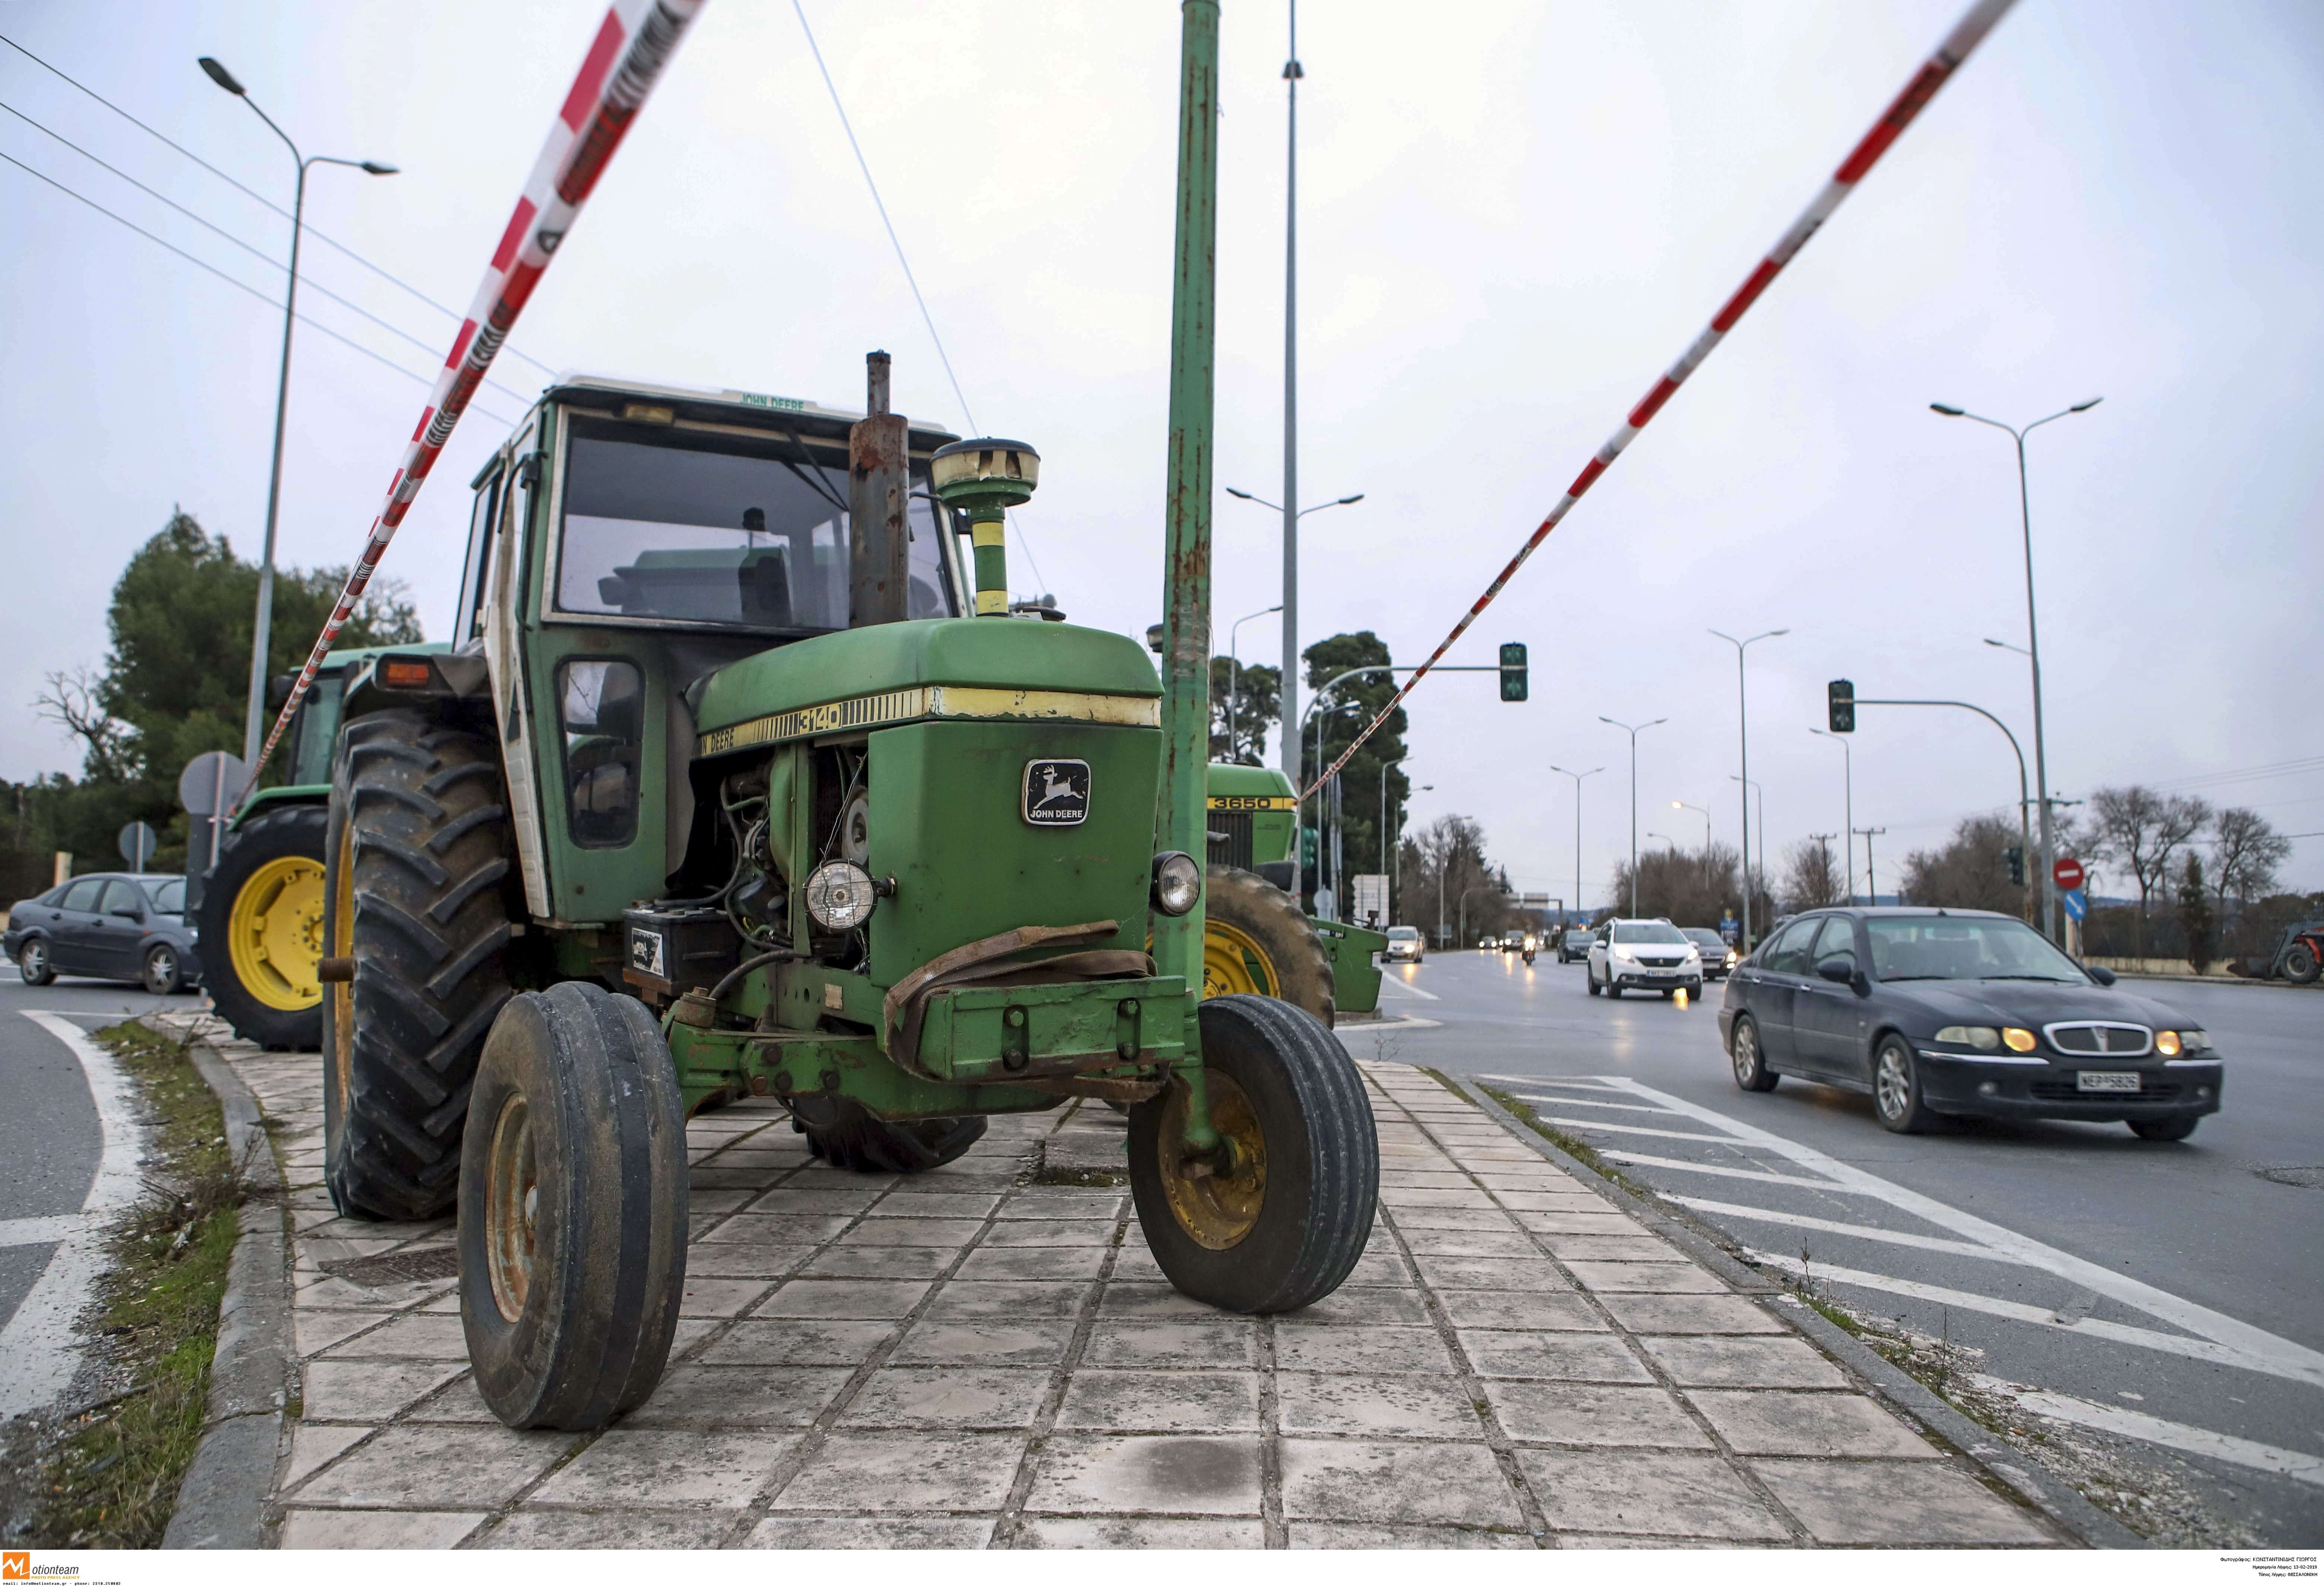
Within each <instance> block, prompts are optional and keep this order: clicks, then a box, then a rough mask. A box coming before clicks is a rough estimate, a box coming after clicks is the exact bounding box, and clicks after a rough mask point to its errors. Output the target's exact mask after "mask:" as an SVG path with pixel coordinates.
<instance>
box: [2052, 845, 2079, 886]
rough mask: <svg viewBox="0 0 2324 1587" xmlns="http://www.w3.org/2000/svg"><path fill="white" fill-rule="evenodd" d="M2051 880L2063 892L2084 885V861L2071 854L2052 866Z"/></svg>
mask: <svg viewBox="0 0 2324 1587" xmlns="http://www.w3.org/2000/svg"><path fill="white" fill-rule="evenodd" d="M2050 880H2051V881H2054V882H2056V883H2057V884H2058V888H2059V890H2060V891H2061V892H2071V891H2073V890H2075V889H2076V888H2078V887H2080V886H2081V885H2082V863H2081V862H2080V860H2077V859H2075V858H2074V857H2073V856H2072V855H2071V854H2069V855H2067V856H2066V857H2065V858H2063V859H2061V860H2060V861H2059V862H2058V863H2056V864H2054V865H2052V866H2051V867H2050Z"/></svg>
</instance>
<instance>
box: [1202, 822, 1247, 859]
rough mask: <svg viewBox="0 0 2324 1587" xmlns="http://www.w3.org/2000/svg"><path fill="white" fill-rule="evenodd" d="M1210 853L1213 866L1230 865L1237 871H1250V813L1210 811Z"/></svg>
mask: <svg viewBox="0 0 2324 1587" xmlns="http://www.w3.org/2000/svg"><path fill="white" fill-rule="evenodd" d="M1204 813H1205V814H1206V815H1208V816H1209V817H1210V833H1211V853H1210V862H1211V863H1212V864H1213V865H1231V866H1233V867H1234V868H1235V869H1236V870H1238V871H1248V870H1250V869H1251V863H1250V858H1251V856H1250V811H1249V810H1210V811H1206V812H1204Z"/></svg>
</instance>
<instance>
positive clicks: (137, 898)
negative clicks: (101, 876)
mask: <svg viewBox="0 0 2324 1587" xmlns="http://www.w3.org/2000/svg"><path fill="white" fill-rule="evenodd" d="M97 913H98V914H100V915H115V914H126V915H143V914H144V913H145V895H144V894H143V893H142V892H139V891H138V890H137V884H136V883H135V882H134V881H108V882H106V884H105V899H104V901H103V902H101V903H100V904H98V905H97Z"/></svg>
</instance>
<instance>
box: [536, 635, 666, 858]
mask: <svg viewBox="0 0 2324 1587" xmlns="http://www.w3.org/2000/svg"><path fill="white" fill-rule="evenodd" d="M557 699H558V715H559V717H560V722H561V725H562V726H563V728H564V736H565V790H566V799H567V811H568V813H569V820H570V830H571V832H572V835H573V841H574V843H575V844H577V845H578V846H580V847H582V848H585V849H606V848H619V847H620V846H621V845H622V844H625V843H628V842H629V841H630V840H631V839H632V838H633V837H635V836H636V835H637V832H638V772H639V761H640V760H641V757H642V754H643V752H644V748H645V688H644V681H643V679H642V678H641V677H640V675H639V672H638V668H637V664H636V663H635V662H633V661H613V660H598V659H596V658H595V657H591V658H588V659H586V660H584V659H580V658H576V659H575V660H570V661H567V662H566V663H565V664H564V665H563V666H561V667H559V668H558V669H557Z"/></svg>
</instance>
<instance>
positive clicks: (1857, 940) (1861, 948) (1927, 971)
mask: <svg viewBox="0 0 2324 1587" xmlns="http://www.w3.org/2000/svg"><path fill="white" fill-rule="evenodd" d="M1719 1031H1720V1038H1721V1039H1722V1040H1723V1041H1724V1042H1725V1044H1726V1047H1727V1052H1728V1055H1729V1057H1730V1058H1731V1059H1732V1060H1733V1063H1734V1069H1735V1083H1736V1084H1738V1085H1740V1086H1742V1087H1743V1088H1744V1089H1745V1090H1746V1091H1772V1090H1774V1089H1775V1083H1776V1081H1777V1079H1778V1078H1780V1077H1781V1076H1783V1075H1794V1076H1797V1077H1798V1078H1801V1079H1803V1080H1814V1081H1819V1082H1821V1083H1822V1084H1827V1085H1840V1086H1845V1087H1847V1088H1849V1090H1852V1091H1868V1092H1870V1093H1872V1099H1873V1109H1874V1112H1876V1113H1877V1114H1878V1116H1879V1119H1880V1122H1881V1123H1882V1124H1883V1125H1885V1126H1886V1127H1887V1128H1888V1129H1890V1130H1897V1131H1899V1132H1901V1133H1908V1134H1909V1133H1911V1132H1914V1131H1916V1130H1923V1129H1926V1128H1927V1127H1928V1126H1929V1125H1930V1123H1931V1122H1932V1121H1933V1120H1934V1119H1935V1118H1936V1117H1937V1116H1938V1115H1940V1114H1953V1115H1960V1116H1964V1117H1971V1118H1976V1117H1990V1118H2018V1119H2082V1120H2088V1121H2093V1122H2116V1121H2119V1122H2122V1123H2126V1124H2128V1125H2129V1126H2130V1127H2131V1129H2132V1130H2134V1131H2135V1132H2136V1133H2137V1134H2138V1135H2139V1136H2141V1137H2142V1138H2144V1139H2145V1140H2186V1139H2187V1137H2188V1136H2190V1135H2192V1134H2193V1133H2194V1132H2195V1125H2196V1122H2197V1121H2199V1120H2200V1119H2201V1118H2202V1116H2203V1115H2204V1114H2206V1113H2216V1112H2218V1111H2219V1095H2220V1080H2221V1065H2220V1062H2219V1056H2218V1053H2216V1052H2214V1051H2213V1050H2212V1048H2211V1042H2210V1038H2209V1036H2207V1035H2206V1034H2205V1033H2204V1031H2203V1029H2201V1027H2200V1026H2199V1025H2198V1024H2195V1023H2193V1022H2190V1021H2189V1020H2184V1019H2182V1018H2181V1017H2180V1016H2179V1015H2178V1014H2176V1013H2174V1012H2172V1010H2170V1009H2168V1008H2166V1007H2165V1006H2163V1004H2162V1003H2159V1002H2156V1001H2153V999H2151V998H2146V997H2141V996H2137V995H2135V994H2134V993H2131V992H2124V991H2122V990H2120V989H2119V988H2117V987H2116V986H2115V985H2114V975H2113V973H2112V972H2110V971H2107V970H2086V969H2084V968H2083V967H2082V966H2081V965H2080V964H2076V963H2075V962H2074V961H2073V960H2072V959H2070V958H2068V957H2067V956H2066V955H2064V954H2062V953H2060V952H2059V951H2058V950H2057V949H2056V948H2054V947H2052V946H2051V945H2050V943H2049V942H2048V940H2047V939H2045V938H2044V937H2042V936H2041V935H2040V934H2039V933H2038V932H2036V931H2034V930H2033V928H2032V927H2028V926H2026V925H2025V924H2024V922H2022V921H2020V920H2016V919H2014V918H2011V917H2009V916H2006V915H1996V914H1989V913H1987V912H1986V911H1984V910H1981V909H1820V910H1817V911H1815V912H1813V913H1812V914H1805V915H1802V916H1800V917H1799V918H1796V919H1794V920H1793V921H1791V922H1790V923H1789V924H1787V925H1786V926H1784V927H1783V929H1781V930H1780V931H1777V932H1775V933H1774V934H1772V935H1771V936H1769V937H1768V938H1767V939H1766V941H1765V942H1763V943H1761V944H1760V945H1759V950H1758V951H1757V953H1755V954H1753V955H1751V956H1750V957H1749V958H1748V959H1746V960H1744V961H1743V963H1742V964H1738V965H1737V966H1736V967H1735V972H1734V973H1733V975H1732V976H1730V977H1729V980H1728V983H1727V996H1726V1001H1725V1002H1724V1003H1723V1004H1722V1005H1721V1006H1720V1010H1719Z"/></svg>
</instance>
